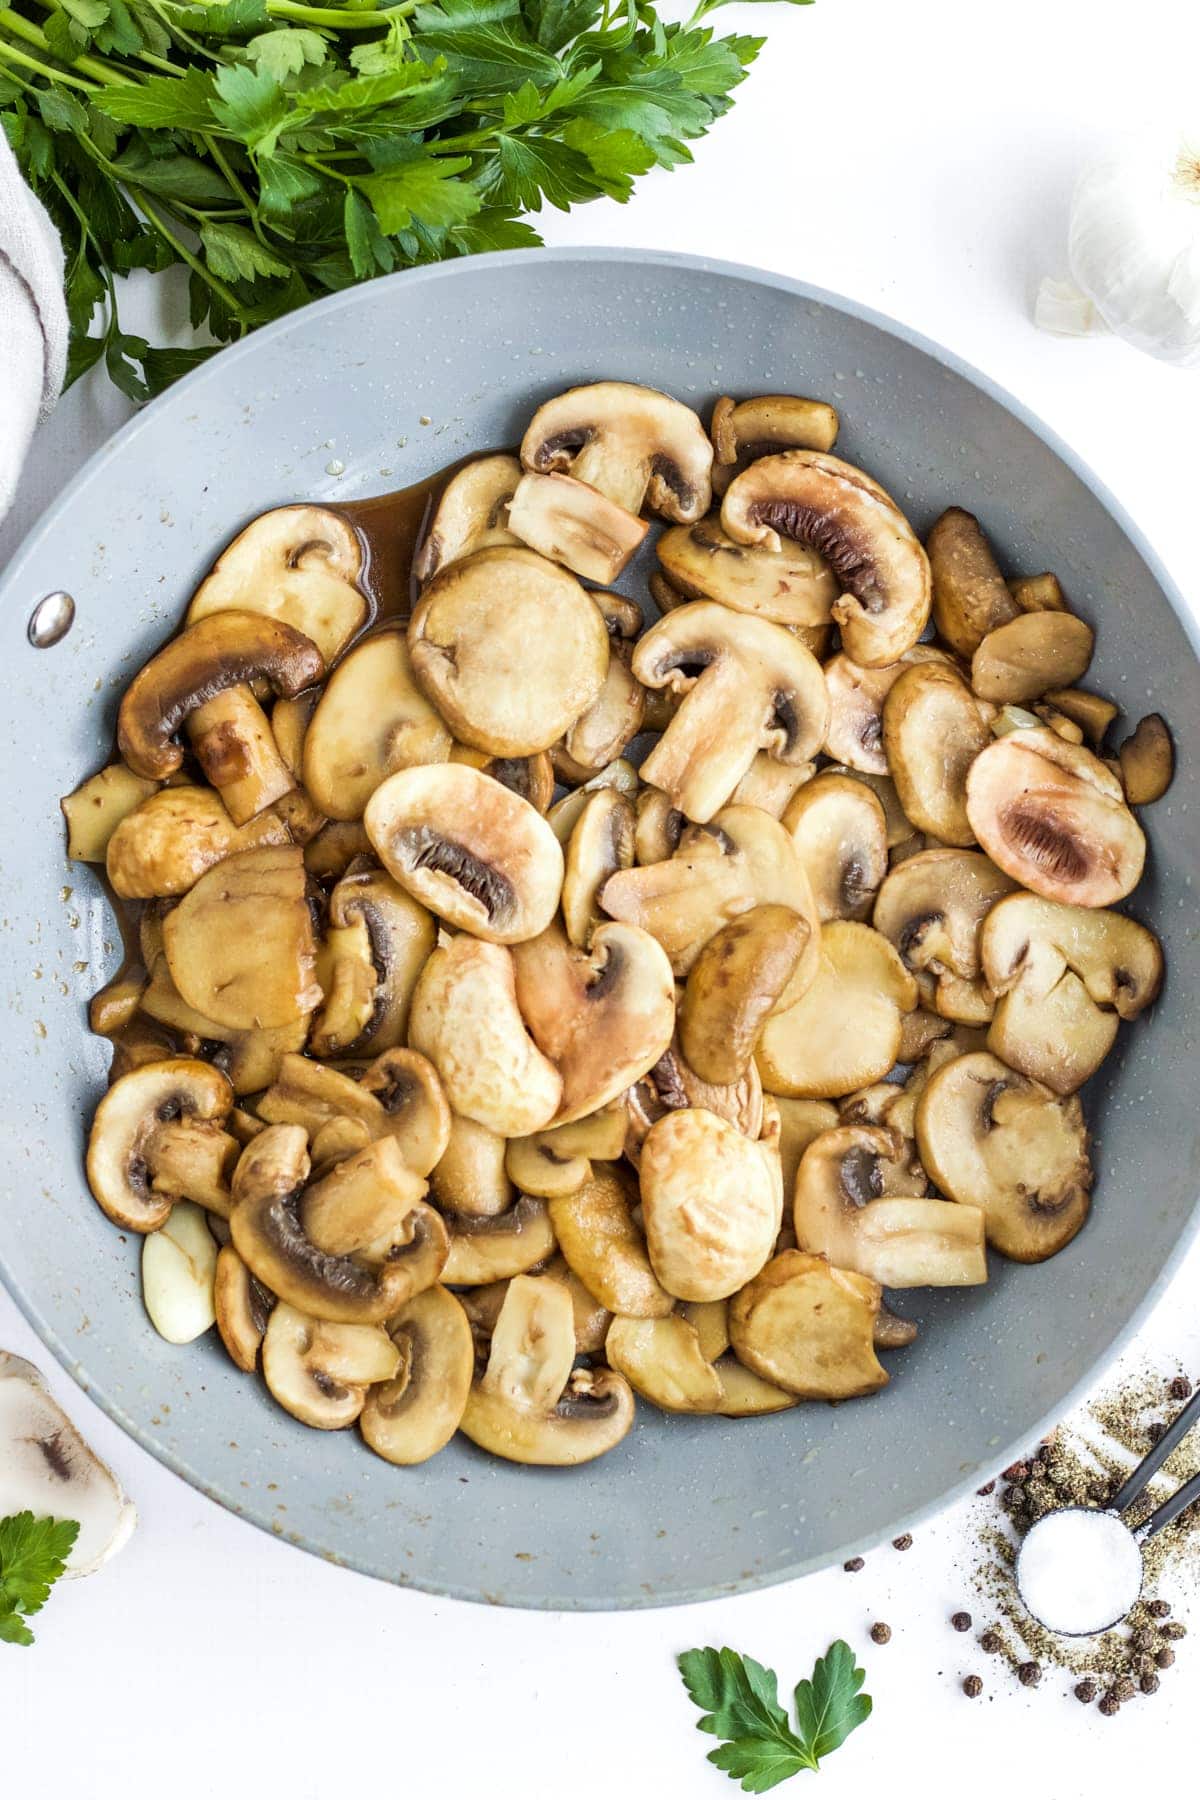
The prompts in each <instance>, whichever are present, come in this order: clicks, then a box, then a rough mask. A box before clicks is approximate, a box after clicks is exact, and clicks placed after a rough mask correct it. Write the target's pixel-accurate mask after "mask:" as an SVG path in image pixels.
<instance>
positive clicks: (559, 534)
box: [508, 472, 650, 586]
mask: <svg viewBox="0 0 1200 1800" xmlns="http://www.w3.org/2000/svg"><path fill="white" fill-rule="evenodd" d="M508 522H509V525H510V526H511V527H512V530H513V531H514V532H515V534H516V537H517V540H518V542H520V543H522V544H524V545H527V546H528V548H529V549H530V550H536V551H537V552H538V554H539V555H540V556H544V557H547V558H549V560H550V561H551V562H554V563H561V564H562V565H563V566H564V568H567V569H571V570H573V571H574V573H575V574H576V575H582V576H583V578H584V580H585V581H598V582H600V584H601V585H602V586H607V585H608V583H609V582H610V581H615V580H616V579H617V576H618V575H619V574H620V573H621V571H622V569H624V568H625V566H626V564H627V563H628V562H629V560H630V558H631V557H632V556H634V555H636V553H637V551H638V550H639V549H640V548H641V545H642V541H643V539H644V538H645V536H646V533H647V531H648V530H649V529H650V527H649V526H648V525H647V524H646V522H645V521H644V520H643V519H639V518H638V516H637V514H636V513H631V512H628V511H627V510H626V509H625V507H623V506H618V505H616V503H615V502H614V501H612V500H610V499H608V498H607V496H606V495H604V494H602V493H600V492H599V490H598V489H596V488H594V487H591V486H589V484H588V483H587V482H586V481H577V480H576V479H575V478H574V476H572V475H561V474H550V475H542V474H536V473H533V472H527V473H526V474H524V475H523V476H522V477H521V480H520V482H519V483H518V485H517V489H516V492H515V493H514V495H513V497H512V504H511V505H510V506H509V509H508Z"/></svg>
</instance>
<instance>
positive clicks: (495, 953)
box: [408, 933, 563, 1137]
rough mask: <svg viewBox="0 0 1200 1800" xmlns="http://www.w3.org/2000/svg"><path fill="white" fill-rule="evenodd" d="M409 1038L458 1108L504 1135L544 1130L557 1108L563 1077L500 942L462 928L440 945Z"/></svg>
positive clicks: (421, 984) (422, 984) (416, 1000)
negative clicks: (538, 1035)
mask: <svg viewBox="0 0 1200 1800" xmlns="http://www.w3.org/2000/svg"><path fill="white" fill-rule="evenodd" d="M408 1036H409V1043H410V1044H411V1045H412V1047H413V1048H414V1049H415V1050H419V1051H421V1052H422V1053H423V1054H424V1055H425V1056H427V1057H428V1058H429V1060H430V1062H432V1063H433V1065H434V1067H435V1068H436V1069H437V1072H438V1074H439V1075H440V1076H441V1079H442V1084H443V1086H444V1087H445V1090H446V1093H447V1095H448V1097H449V1100H450V1104H451V1106H452V1107H453V1109H454V1111H455V1112H456V1113H461V1114H463V1115H464V1116H465V1117H466V1118H468V1119H474V1120H475V1121H476V1123H478V1124H480V1125H486V1126H487V1127H488V1128H489V1130H491V1131H495V1132H497V1133H498V1134H499V1135H500V1136H501V1137H527V1136H528V1135H529V1133H530V1132H532V1131H540V1130H541V1129H542V1127H543V1126H545V1125H548V1124H549V1123H550V1121H551V1119H552V1118H553V1117H554V1115H555V1113H556V1111H557V1110H558V1105H559V1101H560V1099H561V1097H562V1093H563V1080H562V1076H561V1075H560V1074H559V1071H558V1070H557V1068H556V1067H555V1066H554V1063H553V1061H551V1060H550V1059H549V1058H548V1057H547V1056H546V1055H545V1054H543V1052H542V1051H541V1050H540V1049H539V1047H538V1045H537V1043H536V1042H535V1041H534V1039H533V1038H532V1037H531V1036H530V1034H529V1032H528V1031H527V1030H526V1026H525V1020H524V1019H523V1018H522V1016H521V1012H520V1011H519V1010H518V991H517V980H516V972H515V970H514V967H513V959H512V954H511V952H510V951H508V950H506V949H504V948H503V946H502V945H499V944H484V943H480V942H479V941H478V940H477V939H475V938H472V937H468V936H467V935H466V933H462V934H460V935H459V936H458V937H455V938H452V939H451V940H450V942H449V943H447V944H445V945H443V946H442V947H441V948H440V949H437V950H435V951H434V953H433V955H432V956H431V957H430V959H429V961H428V962H427V963H426V965H425V967H424V969H423V971H422V973H421V977H420V979H419V981H418V982H417V986H416V991H415V992H414V994H413V1000H412V1010H411V1013H410V1015H409V1027H408Z"/></svg>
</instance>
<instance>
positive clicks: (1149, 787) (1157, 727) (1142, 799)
mask: <svg viewBox="0 0 1200 1800" xmlns="http://www.w3.org/2000/svg"><path fill="white" fill-rule="evenodd" d="M1117 755H1118V757H1119V758H1120V763H1121V780H1122V782H1123V783H1124V785H1125V798H1126V799H1127V800H1128V802H1129V804H1130V806H1151V805H1153V803H1154V801H1155V800H1161V799H1162V797H1163V795H1164V794H1165V793H1166V791H1167V789H1168V788H1169V787H1170V785H1171V778H1172V776H1173V775H1174V773H1175V747H1174V745H1173V744H1172V742H1171V734H1170V732H1169V731H1168V730H1167V723H1166V720H1165V719H1164V718H1163V716H1162V714H1161V713H1147V715H1146V717H1145V718H1144V719H1142V720H1140V721H1139V723H1138V726H1137V729H1136V731H1134V733H1133V735H1132V737H1127V738H1126V739H1125V742H1124V743H1123V744H1122V745H1121V748H1120V750H1119V751H1118V752H1117Z"/></svg>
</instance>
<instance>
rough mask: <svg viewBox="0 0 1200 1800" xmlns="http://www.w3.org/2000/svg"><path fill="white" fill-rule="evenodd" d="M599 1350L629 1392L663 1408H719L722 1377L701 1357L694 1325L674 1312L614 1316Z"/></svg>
mask: <svg viewBox="0 0 1200 1800" xmlns="http://www.w3.org/2000/svg"><path fill="white" fill-rule="evenodd" d="M604 1349H605V1354H606V1355H607V1357H608V1360H609V1362H610V1363H611V1364H612V1366H613V1368H614V1369H616V1370H617V1372H618V1374H621V1375H623V1376H624V1377H625V1379H626V1381H628V1383H629V1385H630V1386H631V1387H632V1388H633V1389H634V1391H635V1392H636V1393H639V1394H641V1396H642V1398H643V1399H645V1400H649V1401H651V1402H652V1403H653V1404H654V1405H655V1406H660V1407H662V1409H663V1411H664V1412H680V1413H715V1412H717V1411H718V1410H719V1408H720V1404H721V1398H722V1387H721V1377H720V1375H719V1374H718V1373H717V1371H716V1369H715V1368H714V1367H713V1365H712V1363H711V1362H710V1361H709V1360H708V1359H707V1358H706V1357H705V1355H704V1352H703V1350H702V1349H701V1347H700V1339H699V1336H698V1335H697V1332H696V1328H695V1326H694V1325H691V1324H689V1323H688V1321H687V1320H686V1319H684V1318H681V1317H680V1315H679V1314H678V1313H672V1314H669V1315H668V1316H667V1317H666V1318H664V1319H622V1318H616V1319H614V1320H613V1322H612V1324H611V1325H610V1326H609V1328H608V1336H607V1338H606V1339H605V1341H604Z"/></svg>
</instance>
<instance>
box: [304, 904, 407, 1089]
mask: <svg viewBox="0 0 1200 1800" xmlns="http://www.w3.org/2000/svg"><path fill="white" fill-rule="evenodd" d="M435 938H436V931H435V928H434V923H433V919H432V916H431V915H430V914H429V913H428V912H427V911H426V909H425V908H424V907H423V906H421V905H419V904H418V902H417V901H415V900H414V899H413V898H412V896H411V895H410V894H406V893H405V891H404V889H403V888H402V887H401V886H400V884H399V882H397V881H393V880H392V877H391V876H390V875H386V874H385V873H384V872H383V870H382V869H357V870H355V871H353V872H352V873H351V874H348V875H344V876H343V877H342V879H341V880H340V881H339V882H338V884H337V886H336V887H335V888H334V890H333V892H332V893H331V894H330V896H329V923H328V925H327V927H326V931H325V937H324V939H323V942H322V945H321V949H320V951H319V952H318V956H317V979H318V981H319V982H320V984H321V987H322V989H323V991H324V995H325V999H324V1002H323V1004H322V1006H321V1009H320V1011H319V1012H318V1013H317V1014H316V1015H315V1016H314V1018H313V1027H312V1038H311V1049H312V1053H313V1055H314V1056H376V1055H378V1054H379V1052H380V1051H381V1050H390V1049H392V1048H393V1047H394V1046H395V1045H397V1044H402V1043H403V1042H404V1036H405V1032H406V1031H407V1029H408V1011H409V1007H410V1005H411V1004H412V995H413V989H414V988H415V987H416V984H417V977H418V975H419V974H420V973H421V970H422V969H423V968H424V966H425V963H426V961H427V960H428V958H429V956H430V954H431V953H432V951H433V947H434V942H435Z"/></svg>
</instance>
